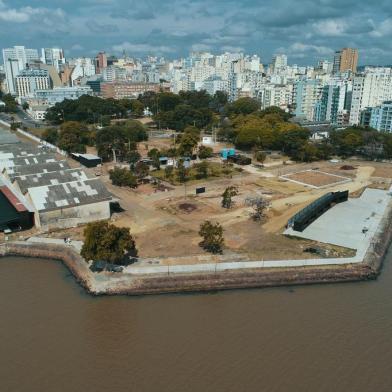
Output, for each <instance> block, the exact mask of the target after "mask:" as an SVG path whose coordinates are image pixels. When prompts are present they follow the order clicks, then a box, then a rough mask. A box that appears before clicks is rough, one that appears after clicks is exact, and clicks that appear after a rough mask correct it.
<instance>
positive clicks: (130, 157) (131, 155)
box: [127, 150, 141, 170]
mask: <svg viewBox="0 0 392 392" xmlns="http://www.w3.org/2000/svg"><path fill="white" fill-rule="evenodd" d="M140 158H141V156H140V154H139V152H138V151H137V150H131V151H129V152H128V153H127V161H128V163H129V164H130V166H131V169H132V170H134V169H135V165H136V163H137V162H139V160H140Z"/></svg>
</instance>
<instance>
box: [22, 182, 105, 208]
mask: <svg viewBox="0 0 392 392" xmlns="http://www.w3.org/2000/svg"><path fill="white" fill-rule="evenodd" d="M28 194H29V195H30V198H31V200H32V202H33V204H34V206H35V208H36V209H37V210H38V211H48V210H56V209H59V208H64V207H74V206H78V205H83V204H91V203H97V202H100V201H104V200H111V198H112V196H111V194H110V193H109V192H108V190H107V189H106V188H105V186H104V185H103V183H102V182H101V181H100V180H99V179H91V180H87V181H74V182H67V183H64V184H59V185H49V186H41V187H36V188H29V189H28Z"/></svg>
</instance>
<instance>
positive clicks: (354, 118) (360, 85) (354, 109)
mask: <svg viewBox="0 0 392 392" xmlns="http://www.w3.org/2000/svg"><path fill="white" fill-rule="evenodd" d="M391 100H392V68H386V67H385V68H381V67H380V68H366V69H365V73H364V74H363V75H360V76H356V77H355V78H354V80H353V93H352V100H351V108H350V124H352V125H356V124H359V123H360V119H361V111H362V110H364V109H365V108H368V107H376V106H379V105H381V104H382V103H383V102H384V101H391Z"/></svg>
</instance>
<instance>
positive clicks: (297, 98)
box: [293, 79, 323, 121]
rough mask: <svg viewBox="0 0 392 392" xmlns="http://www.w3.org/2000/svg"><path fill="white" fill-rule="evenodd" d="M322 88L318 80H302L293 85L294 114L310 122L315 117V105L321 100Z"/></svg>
mask: <svg viewBox="0 0 392 392" xmlns="http://www.w3.org/2000/svg"><path fill="white" fill-rule="evenodd" d="M322 89H323V86H322V84H321V81H320V80H319V79H302V80H298V81H297V82H295V84H294V93H293V97H294V98H293V104H294V107H295V111H294V114H295V115H296V116H297V117H305V118H306V119H307V120H310V121H312V120H313V119H314V117H315V110H316V104H317V102H318V101H319V100H320V98H321V93H322Z"/></svg>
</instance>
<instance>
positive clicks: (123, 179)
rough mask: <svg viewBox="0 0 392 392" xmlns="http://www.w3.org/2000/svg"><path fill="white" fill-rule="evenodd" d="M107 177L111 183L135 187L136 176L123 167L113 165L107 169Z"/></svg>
mask: <svg viewBox="0 0 392 392" xmlns="http://www.w3.org/2000/svg"><path fill="white" fill-rule="evenodd" d="M109 178H110V180H111V181H112V184H113V185H117V186H124V187H129V188H136V187H137V178H136V177H135V176H134V175H133V174H132V172H131V171H129V170H128V169H125V168H119V167H115V168H114V169H113V170H110V171H109Z"/></svg>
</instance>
